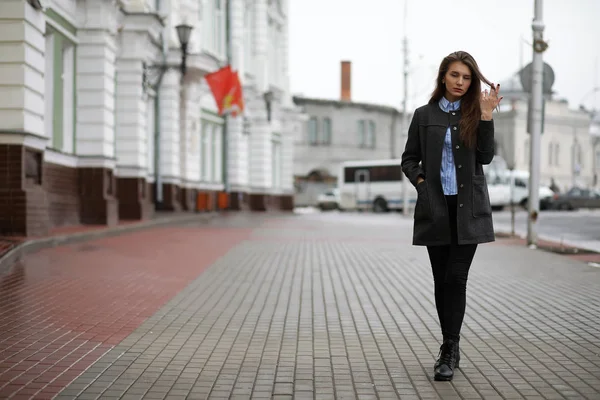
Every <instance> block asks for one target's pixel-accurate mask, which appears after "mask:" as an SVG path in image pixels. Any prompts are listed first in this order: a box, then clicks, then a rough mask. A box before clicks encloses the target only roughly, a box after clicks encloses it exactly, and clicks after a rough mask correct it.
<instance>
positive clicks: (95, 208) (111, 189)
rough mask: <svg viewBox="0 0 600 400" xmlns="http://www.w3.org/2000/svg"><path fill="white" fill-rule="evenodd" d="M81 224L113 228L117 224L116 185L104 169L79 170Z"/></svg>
mask: <svg viewBox="0 0 600 400" xmlns="http://www.w3.org/2000/svg"><path fill="white" fill-rule="evenodd" d="M79 193H80V212H81V222H82V223H83V224H91V225H108V226H115V225H117V223H118V222H119V204H118V201H117V198H116V195H117V183H116V179H115V176H114V174H113V171H112V170H110V169H106V168H79Z"/></svg>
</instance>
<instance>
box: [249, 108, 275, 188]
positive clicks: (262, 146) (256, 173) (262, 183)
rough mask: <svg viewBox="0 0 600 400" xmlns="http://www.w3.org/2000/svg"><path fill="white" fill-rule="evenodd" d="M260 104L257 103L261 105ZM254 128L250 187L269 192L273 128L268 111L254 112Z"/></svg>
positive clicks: (257, 110)
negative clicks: (268, 119) (267, 114)
mask: <svg viewBox="0 0 600 400" xmlns="http://www.w3.org/2000/svg"><path fill="white" fill-rule="evenodd" d="M259 104H260V103H257V105H259ZM252 116H253V117H252V128H251V132H250V138H249V142H250V143H249V145H250V159H249V167H248V169H249V171H250V187H251V188H252V189H253V190H261V189H264V190H265V191H268V190H269V189H270V188H271V183H272V175H271V174H272V172H273V171H272V154H271V153H272V152H271V127H270V124H269V122H268V121H267V116H266V110H261V109H258V108H257V109H254V110H252Z"/></svg>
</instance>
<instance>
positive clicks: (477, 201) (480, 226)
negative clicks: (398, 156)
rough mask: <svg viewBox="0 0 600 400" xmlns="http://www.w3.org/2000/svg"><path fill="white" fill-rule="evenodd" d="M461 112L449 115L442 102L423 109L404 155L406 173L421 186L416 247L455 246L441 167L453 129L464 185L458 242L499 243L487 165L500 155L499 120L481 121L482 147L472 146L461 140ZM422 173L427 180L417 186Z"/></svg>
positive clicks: (458, 169) (417, 113) (412, 127)
mask: <svg viewBox="0 0 600 400" xmlns="http://www.w3.org/2000/svg"><path fill="white" fill-rule="evenodd" d="M459 121H460V110H458V111H451V112H450V113H446V112H444V111H443V110H441V109H440V107H439V105H438V103H437V102H435V103H430V104H427V105H425V106H422V107H420V108H418V109H417V110H416V111H415V113H414V115H413V119H412V122H411V124H410V127H409V128H408V140H407V142H406V147H405V149H404V153H403V154H402V171H403V172H404V174H405V175H406V176H407V177H408V179H409V180H410V182H411V183H412V184H413V186H415V187H416V190H417V203H416V205H415V211H414V232H413V245H418V246H436V245H445V244H450V226H449V222H448V207H447V204H446V198H445V196H444V191H443V189H442V180H441V176H440V167H441V165H442V148H443V145H444V137H445V136H446V129H447V128H448V126H450V127H451V132H452V150H453V153H454V163H455V166H456V179H457V184H458V209H457V215H458V217H457V231H458V232H457V233H458V244H473V243H486V242H493V241H494V240H495V237H494V227H493V224H492V207H491V206H490V198H489V194H488V188H487V183H486V181H485V176H484V174H483V168H482V165H483V164H489V163H490V162H491V161H492V159H493V158H494V122H493V121H481V122H480V123H479V130H478V132H477V147H476V149H469V148H467V147H466V146H464V144H463V142H462V141H461V140H460V137H459V134H460V127H459ZM419 176H422V177H423V179H425V182H421V183H420V184H419V185H417V178H418V177H419Z"/></svg>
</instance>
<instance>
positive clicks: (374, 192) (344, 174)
mask: <svg viewBox="0 0 600 400" xmlns="http://www.w3.org/2000/svg"><path fill="white" fill-rule="evenodd" d="M400 163H401V160H400V159H391V160H363V161H347V162H344V163H342V164H341V166H340V171H339V173H338V189H339V196H340V198H339V208H340V210H372V211H374V212H385V211H389V210H402V207H403V196H402V193H403V192H402V190H403V184H402V180H403V179H406V177H405V176H404V173H403V172H402V168H401V166H400ZM407 183H408V185H407V187H408V198H409V206H410V207H414V204H415V202H416V201H417V191H416V190H415V188H414V187H413V186H412V184H411V183H410V182H407Z"/></svg>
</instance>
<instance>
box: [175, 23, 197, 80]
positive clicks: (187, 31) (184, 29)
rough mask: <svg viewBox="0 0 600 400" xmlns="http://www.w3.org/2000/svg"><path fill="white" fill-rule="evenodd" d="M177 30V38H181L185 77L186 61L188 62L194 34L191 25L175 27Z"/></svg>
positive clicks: (182, 71) (182, 72)
mask: <svg viewBox="0 0 600 400" xmlns="http://www.w3.org/2000/svg"><path fill="white" fill-rule="evenodd" d="M175 29H176V30H177V37H178V38H179V44H180V46H181V75H182V76H183V75H185V70H186V60H187V47H188V44H189V42H190V35H191V34H192V29H194V28H193V27H192V26H191V25H187V24H179V25H177V26H176V27H175Z"/></svg>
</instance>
